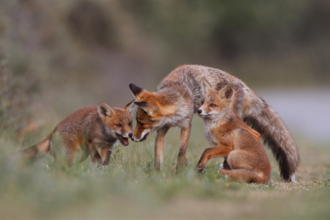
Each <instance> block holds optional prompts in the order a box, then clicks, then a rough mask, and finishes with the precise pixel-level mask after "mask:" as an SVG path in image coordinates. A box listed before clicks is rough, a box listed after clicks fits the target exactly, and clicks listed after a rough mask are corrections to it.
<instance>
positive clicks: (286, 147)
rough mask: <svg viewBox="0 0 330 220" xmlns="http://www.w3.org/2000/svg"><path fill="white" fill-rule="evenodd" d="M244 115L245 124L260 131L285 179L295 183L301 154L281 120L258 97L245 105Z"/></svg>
mask: <svg viewBox="0 0 330 220" xmlns="http://www.w3.org/2000/svg"><path fill="white" fill-rule="evenodd" d="M242 113H243V114H242V118H243V120H244V122H245V123H246V124H248V125H250V126H251V127H252V128H253V129H255V130H256V131H258V132H259V133H260V134H261V136H262V138H263V140H264V142H265V144H267V145H268V146H269V147H270V149H271V150H272V152H273V154H274V155H275V158H276V160H277V161H278V163H279V167H280V172H281V176H282V177H283V179H284V180H286V181H293V182H294V181H295V179H294V178H295V176H294V173H295V171H296V169H297V166H298V164H299V160H300V159H299V152H298V148H297V145H296V143H295V142H294V140H293V138H292V137H291V135H290V133H289V131H288V129H287V128H286V126H285V125H284V123H283V121H282V120H281V118H280V117H279V116H278V115H277V114H276V113H275V112H274V111H273V110H272V109H271V108H270V107H269V106H268V104H267V103H266V102H265V101H264V100H263V99H262V98H260V97H258V96H255V97H254V98H251V99H249V105H246V104H245V106H244V104H243V112H242Z"/></svg>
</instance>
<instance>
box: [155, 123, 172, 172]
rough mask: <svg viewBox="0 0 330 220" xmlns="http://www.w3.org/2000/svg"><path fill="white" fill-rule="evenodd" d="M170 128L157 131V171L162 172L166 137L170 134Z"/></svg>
mask: <svg viewBox="0 0 330 220" xmlns="http://www.w3.org/2000/svg"><path fill="white" fill-rule="evenodd" d="M168 129H169V127H167V126H165V127H162V128H160V129H158V130H157V136H156V141H155V159H154V166H155V169H156V170H157V171H158V172H160V169H161V165H162V163H163V155H164V147H165V136H166V134H167V132H168Z"/></svg>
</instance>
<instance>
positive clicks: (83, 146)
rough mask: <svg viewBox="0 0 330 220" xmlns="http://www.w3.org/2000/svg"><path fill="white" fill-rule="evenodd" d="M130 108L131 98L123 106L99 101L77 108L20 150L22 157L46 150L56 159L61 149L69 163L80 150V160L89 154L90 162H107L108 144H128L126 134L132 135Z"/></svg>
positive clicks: (36, 156)
mask: <svg viewBox="0 0 330 220" xmlns="http://www.w3.org/2000/svg"><path fill="white" fill-rule="evenodd" d="M133 112H134V104H133V103H132V102H131V103H129V104H128V105H126V106H125V107H124V108H111V107H110V106H108V105H107V104H105V103H103V102H101V103H100V104H99V105H98V106H89V107H85V108H81V109H79V110H77V111H75V112H74V113H73V114H71V115H70V116H69V117H67V118H66V119H64V120H63V121H61V122H60V123H59V124H58V125H57V126H56V127H55V129H54V130H53V132H52V133H51V134H50V135H48V136H47V138H46V139H45V140H43V141H41V142H39V143H38V144H36V145H34V146H33V147H30V148H27V149H25V150H21V151H20V153H22V154H23V157H24V158H26V159H29V160H35V159H36V158H38V157H41V156H44V155H45V154H46V153H47V152H50V153H51V154H52V155H53V156H54V158H55V159H56V157H58V156H59V155H58V154H59V152H64V154H65V156H64V157H65V159H67V160H68V161H69V163H72V162H73V161H74V160H75V159H77V156H78V153H79V152H82V153H83V156H82V160H85V159H86V158H87V157H88V155H91V157H92V161H93V162H101V163H102V164H103V165H107V164H109V159H110V155H111V148H112V146H113V144H114V143H115V142H116V141H117V140H119V141H120V142H121V143H122V144H123V145H125V146H127V145H128V138H129V136H132V116H131V114H133ZM98 148H100V152H101V155H100V154H99V153H98V150H97V149H98Z"/></svg>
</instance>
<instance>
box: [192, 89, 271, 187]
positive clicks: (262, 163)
mask: <svg viewBox="0 0 330 220" xmlns="http://www.w3.org/2000/svg"><path fill="white" fill-rule="evenodd" d="M234 99H235V97H234V90H233V89H232V87H231V86H230V85H227V86H225V87H224V88H223V89H222V90H221V91H220V92H218V91H216V90H212V89H211V90H210V91H209V92H208V93H207V94H206V96H205V100H204V103H203V105H202V106H201V107H200V108H199V109H198V111H197V112H198V113H199V115H200V116H201V117H202V118H203V119H204V126H205V134H206V137H207V139H208V141H209V143H210V145H211V146H212V147H213V148H208V149H206V150H205V151H204V153H203V154H202V156H201V158H200V160H199V162H198V164H197V166H196V169H197V170H198V171H200V172H201V171H202V170H203V169H204V167H205V165H206V163H207V162H208V160H209V159H211V158H214V157H225V158H226V163H227V164H226V165H227V167H226V168H227V169H224V170H220V171H219V173H220V174H222V175H228V176H229V177H230V178H231V179H233V180H236V181H245V182H258V183H267V182H268V181H269V179H270V172H271V167H270V163H269V160H268V157H267V154H266V151H265V149H264V148H263V146H262V145H261V143H260V135H259V134H258V133H257V132H256V131H254V130H253V129H251V128H250V127H248V126H247V125H246V124H245V123H244V122H243V120H242V119H241V118H240V117H239V116H238V115H237V114H236V112H235V110H234V108H233V106H232V105H231V104H232V103H233V102H234Z"/></svg>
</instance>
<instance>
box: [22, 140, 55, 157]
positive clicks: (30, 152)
mask: <svg viewBox="0 0 330 220" xmlns="http://www.w3.org/2000/svg"><path fill="white" fill-rule="evenodd" d="M49 148H50V135H49V136H48V137H47V138H46V139H45V140H43V141H40V142H39V143H37V144H36V145H34V146H32V147H29V148H27V149H24V150H20V151H19V152H18V153H20V154H21V155H22V156H23V158H24V159H26V160H29V161H35V160H36V159H37V158H39V157H42V156H44V155H45V154H46V153H47V152H48V151H49Z"/></svg>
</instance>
